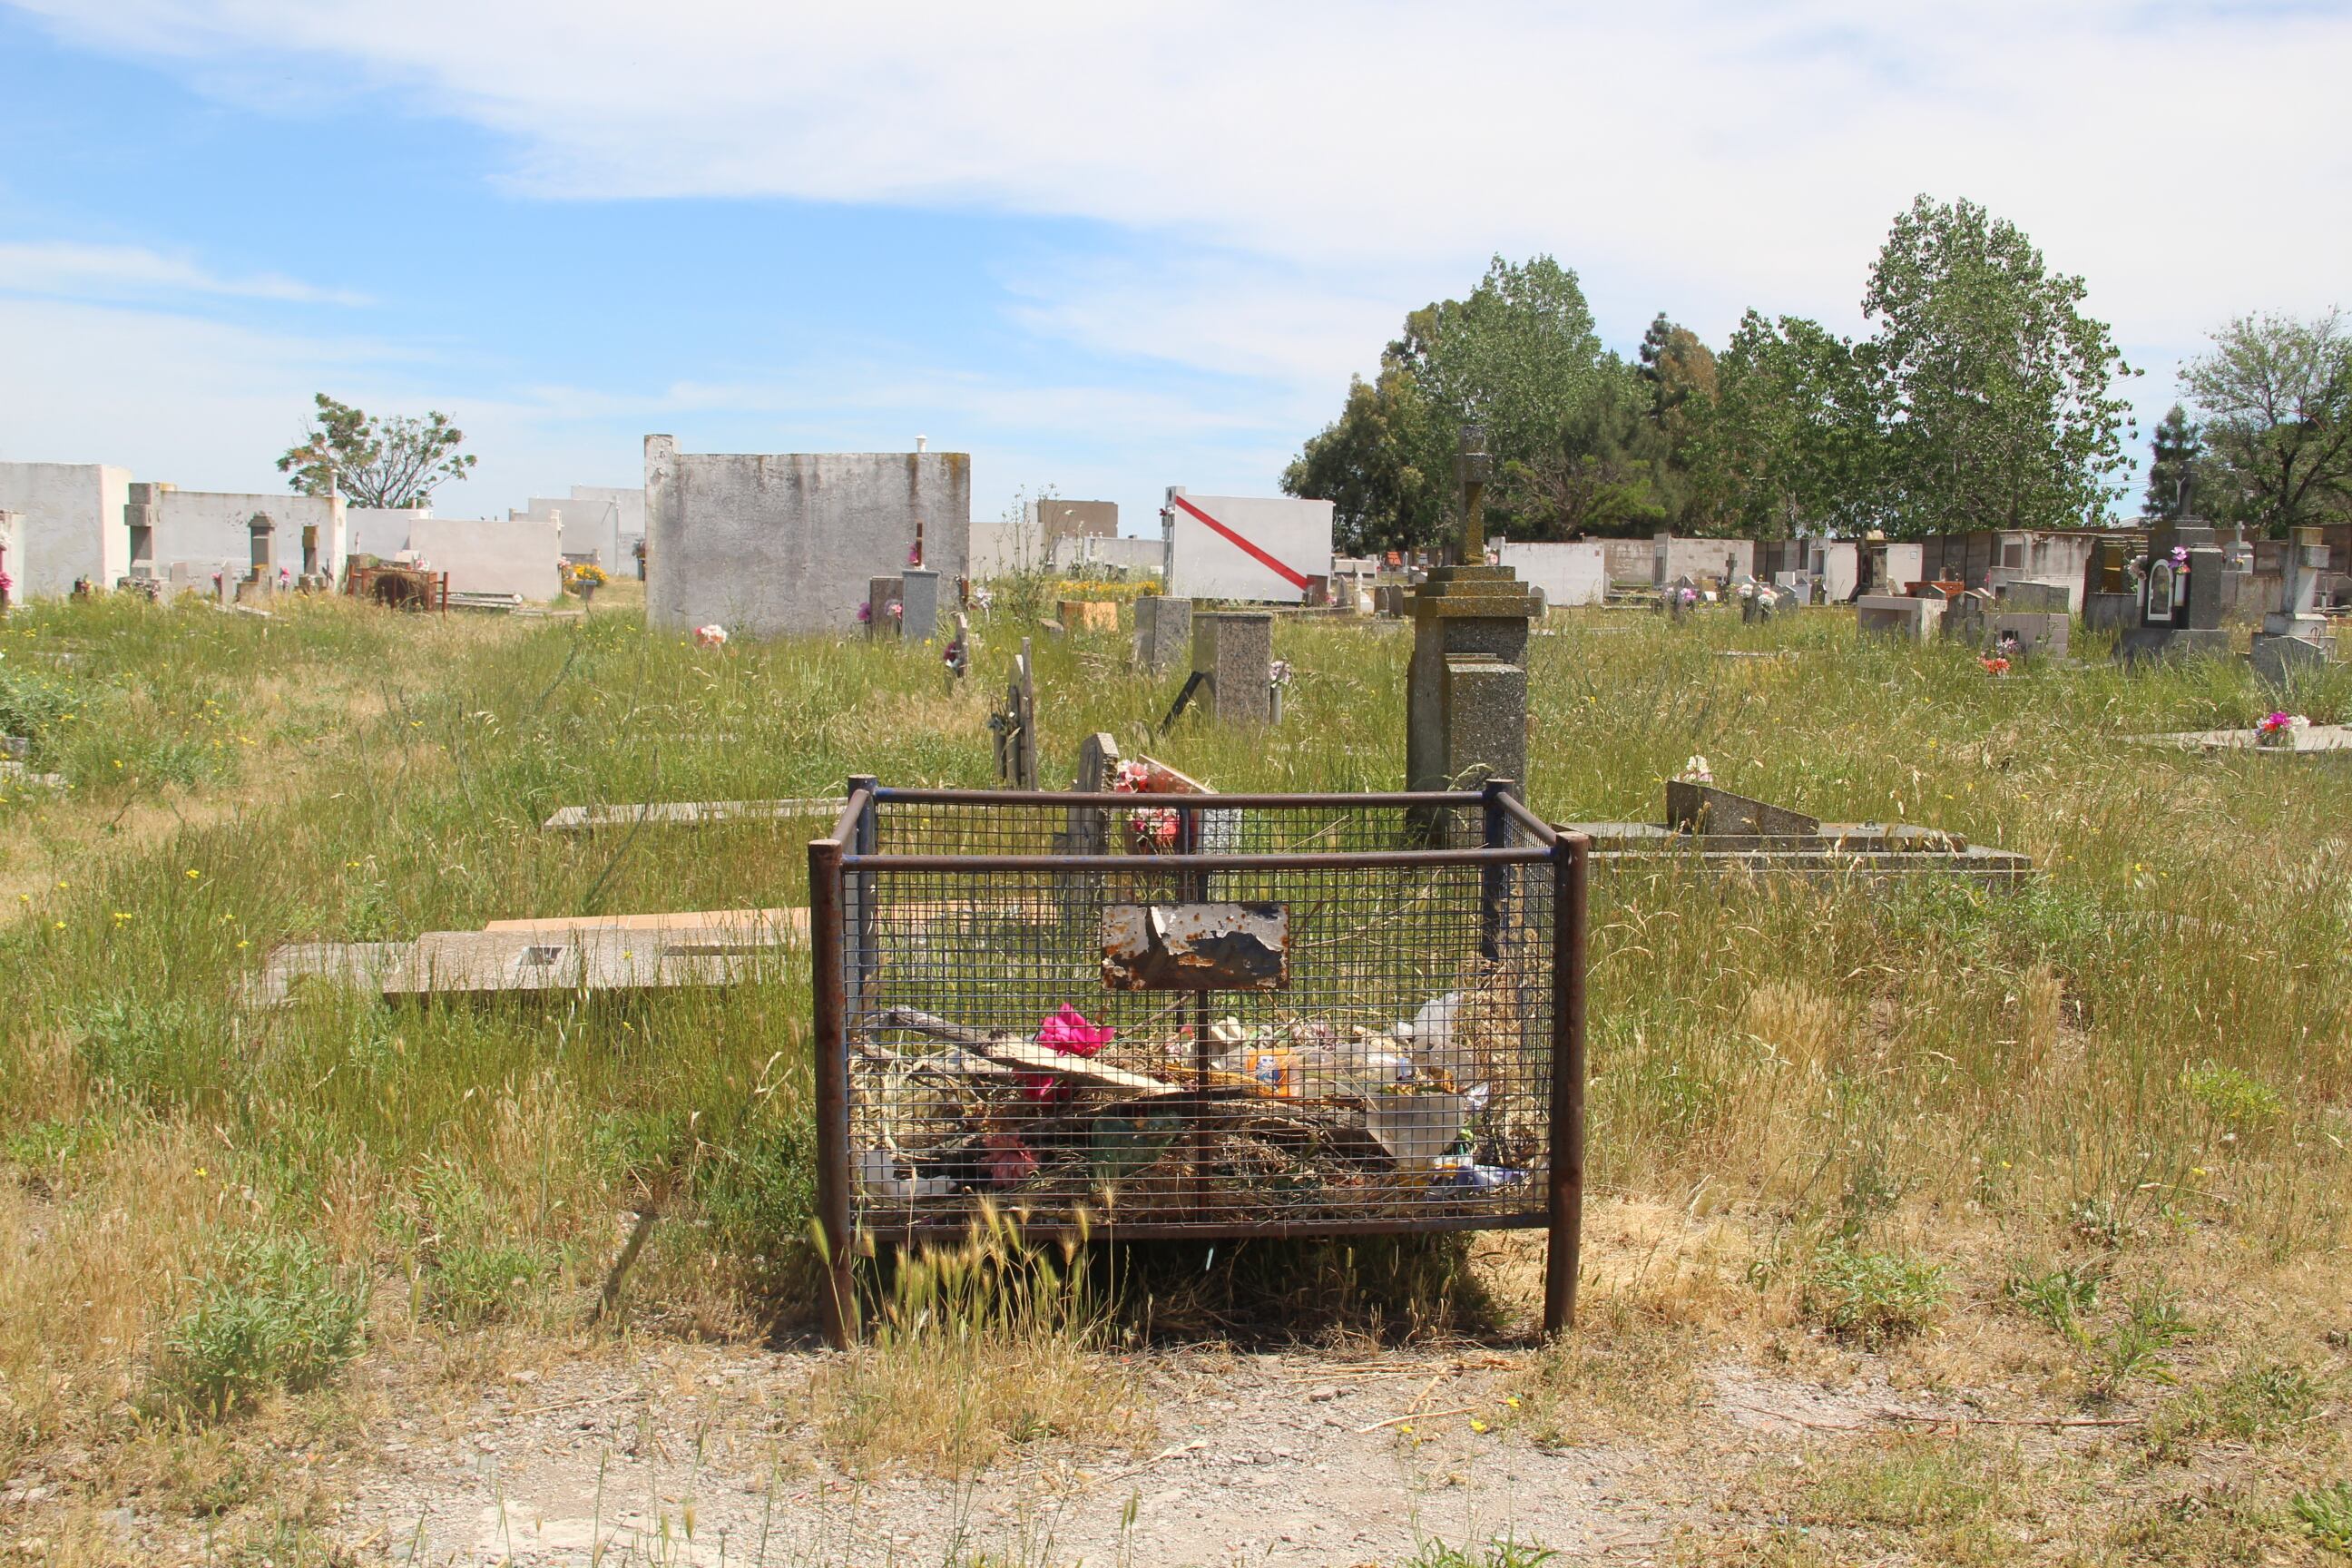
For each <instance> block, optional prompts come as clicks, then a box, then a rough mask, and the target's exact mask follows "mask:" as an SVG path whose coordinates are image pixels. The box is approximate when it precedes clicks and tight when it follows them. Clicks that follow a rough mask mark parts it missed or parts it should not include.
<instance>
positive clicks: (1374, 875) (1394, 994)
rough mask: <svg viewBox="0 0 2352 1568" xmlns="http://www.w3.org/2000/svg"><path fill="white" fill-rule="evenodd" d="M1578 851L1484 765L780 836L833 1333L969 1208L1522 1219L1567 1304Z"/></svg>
mask: <svg viewBox="0 0 2352 1568" xmlns="http://www.w3.org/2000/svg"><path fill="white" fill-rule="evenodd" d="M1587 848H1588V844H1587V841H1586V840H1585V839H1584V838H1583V837H1581V836H1580V835H1576V834H1573V833H1564V832H1559V831H1557V830H1555V829H1554V828H1552V827H1551V826H1549V825H1547V824H1545V823H1544V822H1542V821H1541V820H1540V819H1538V818H1537V817H1536V816H1534V815H1532V814H1531V813H1530V812H1529V811H1528V809H1527V808H1526V807H1525V806H1524V805H1521V804H1520V802H1519V801H1518V800H1517V797H1516V795H1514V794H1513V793H1512V790H1511V788H1510V786H1509V785H1507V784H1502V783H1496V784H1489V785H1488V786H1487V787H1486V788H1485V789H1483V790H1479V791H1458V792H1447V793H1420V794H1391V795H1126V794H1099V795H1095V794H1087V795H1080V794H1054V793H1044V792H1034V791H980V790H950V789H897V788H888V787H884V786H882V785H880V784H877V783H876V782H875V781H873V780H871V779H853V780H852V781H850V790H849V798H848V801H847V805H846V807H845V810H844V812H843V814H842V816H841V817H840V819H839V822H838V823H837V824H836V826H835V829H834V832H833V834H832V836H831V837H826V838H821V839H818V840H816V841H814V842H813V843H812V844H811V845H810V846H809V874H810V876H809V879H810V889H811V892H810V922H809V923H810V932H811V948H812V952H813V962H814V993H815V1005H816V1025H817V1027H816V1046H815V1049H816V1078H817V1154H818V1165H817V1172H818V1178H817V1179H818V1194H817V1198H818V1210H819V1219H820V1222H821V1225H822V1227H823V1229H824V1233H825V1237H826V1241H827V1244H828V1247H829V1251H830V1258H831V1265H830V1267H831V1289H830V1290H829V1292H828V1295H829V1297H830V1300H828V1302H827V1303H826V1305H827V1308H828V1310H829V1314H830V1317H829V1325H828V1326H829V1328H830V1329H831V1331H832V1332H833V1334H834V1337H835V1341H836V1342H843V1341H845V1340H846V1339H847V1338H849V1337H851V1336H852V1335H853V1334H854V1332H855V1329H854V1317H853V1309H852V1305H851V1303H852V1296H851V1290H852V1286H853V1281H852V1276H851V1268H852V1261H853V1259H854V1258H855V1257H856V1255H857V1253H858V1252H859V1251H860V1250H863V1249H865V1248H866V1247H870V1246H871V1245H873V1244H877V1243H896V1244H898V1245H901V1246H906V1245H916V1246H919V1245H921V1244H923V1243H924V1242H926V1241H929V1240H934V1239H937V1240H952V1239H961V1237H963V1236H964V1235H965V1234H966V1233H967V1231H968V1229H969V1227H970V1226H971V1223H972V1222H973V1220H974V1219H975V1218H976V1217H977V1216H978V1215H979V1214H980V1212H981V1209H982V1205H983V1204H992V1205H994V1206H995V1207H997V1208H999V1209H1001V1210H1004V1211H1007V1212H1010V1213H1011V1214H1013V1215H1016V1216H1017V1217H1018V1218H1019V1219H1020V1220H1021V1222H1022V1224H1023V1226H1024V1229H1025V1230H1026V1231H1028V1232H1029V1233H1031V1234H1039V1233H1046V1234H1061V1235H1083V1236H1086V1237H1093V1238H1097V1239H1105V1240H1119V1239H1127V1240H1139V1239H1150V1238H1165V1237H1296V1236H1313V1235H1332V1234H1368V1233H1377V1232H1402V1231H1431V1230H1450V1229H1471V1228H1497V1227H1522V1226H1548V1227H1549V1231H1550V1237H1549V1241H1550V1246H1549V1262H1548V1266H1547V1270H1546V1288H1545V1302H1544V1323H1545V1328H1546V1331H1554V1330H1558V1329H1560V1328H1564V1327H1566V1326H1567V1325H1568V1323H1569V1322H1570V1319H1571V1317H1572V1314H1573V1310H1574V1291H1575V1279H1576V1260H1577V1243H1578V1226H1579V1220H1580V1208H1581V1185H1582V1148H1583V1082H1584V1046H1583V1036H1584V1031H1583V981H1584V970H1583V947H1584V909H1585V872H1586V865H1587V858H1586V855H1587Z"/></svg>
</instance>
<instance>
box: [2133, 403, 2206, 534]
mask: <svg viewBox="0 0 2352 1568" xmlns="http://www.w3.org/2000/svg"><path fill="white" fill-rule="evenodd" d="M2148 446H2149V447H2150V449H2151V450H2152V452H2153V454H2154V456H2153V457H2152V458H2150V460H2149V462H2148V465H2147V496H2146V497H2145V498H2143V499H2142V500H2141V501H2140V503H2139V510H2140V515H2141V516H2142V517H2146V518H2151V519H2154V518H2169V519H2172V520H2173V521H2179V519H2180V518H2182V517H2184V516H2187V515H2188V513H2189V501H2190V494H2189V486H2190V482H2191V480H2192V479H2194V477H2195V475H2196V471H2197V464H2198V461H2199V459H2200V458H2203V457H2204V455H2205V433H2204V426H2200V425H2194V424H2191V423H2190V422H2189V416H2188V414H2187V413H2186V412H2184V411H2183V410H2182V408H2181V406H2180V405H2179V404H2178V403H2176V404H2174V405H2172V412H2170V413H2169V414H2167V415H2166V416H2164V421H2163V423H2161V424H2159V425H2158V426H2157V427H2156V437H2155V438H2154V439H2153V440H2151V441H2150V442H2149V443H2148Z"/></svg>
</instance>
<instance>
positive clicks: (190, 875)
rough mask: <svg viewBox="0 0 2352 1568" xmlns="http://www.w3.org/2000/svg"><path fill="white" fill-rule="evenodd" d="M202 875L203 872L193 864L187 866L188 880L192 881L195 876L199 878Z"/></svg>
mask: <svg viewBox="0 0 2352 1568" xmlns="http://www.w3.org/2000/svg"><path fill="white" fill-rule="evenodd" d="M203 875H204V873H203V872H202V871H199V870H197V869H196V868H194V866H191V867H189V868H188V880H189V881H191V882H193V881H194V880H195V879H197V878H199V877H201V876H203Z"/></svg>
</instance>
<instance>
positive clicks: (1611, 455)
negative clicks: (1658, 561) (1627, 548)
mask: <svg viewBox="0 0 2352 1568" xmlns="http://www.w3.org/2000/svg"><path fill="white" fill-rule="evenodd" d="M1652 406H1653V405H1652V401H1651V395H1650V388H1649V386H1648V385H1647V384H1646V383H1645V382H1644V381H1643V378H1642V375H1641V374H1640V373H1639V372H1638V371H1637V370H1635V369H1634V368H1633V366H1630V365H1628V364H1626V363H1624V362H1623V361H1622V360H1620V359H1618V358H1617V357H1616V356H1615V355H1614V354H1610V355H1606V356H1604V357H1603V359H1602V362H1601V365H1600V366H1599V368H1598V371H1597V373H1596V374H1595V375H1594V376H1593V377H1592V379H1591V383H1590V384H1588V385H1587V387H1586V389H1585V394H1584V395H1583V396H1582V397H1581V398H1580V399H1579V400H1578V401H1577V402H1576V404H1575V405H1572V406H1570V408H1569V409H1567V410H1566V411H1565V413H1564V414H1563V415H1562V416H1561V419H1560V424H1559V429H1558V430H1557V431H1556V432H1555V433H1554V434H1553V436H1552V438H1551V439H1550V440H1549V442H1547V443H1545V444H1544V445H1543V446H1542V447H1540V448H1538V450H1537V451H1536V453H1535V454H1534V455H1533V456H1532V457H1529V458H1513V459H1512V460H1511V461H1509V462H1507V463H1506V464H1504V465H1503V468H1502V472H1501V476H1500V478H1501V483H1500V484H1499V485H1498V486H1497V492H1498V495H1499V497H1500V500H1501V504H1502V506H1503V508H1504V509H1505V510H1507V512H1508V514H1509V516H1510V517H1511V519H1512V534H1513V536H1514V537H1516V538H1522V539H1568V538H1571V537H1573V536H1575V535H1577V534H1580V533H1617V534H1623V533H1646V532H1650V531H1654V530H1655V529H1657V528H1660V527H1662V526H1664V525H1665V524H1666V523H1668V522H1669V521H1672V519H1671V516H1670V504H1669V500H1668V492H1667V490H1666V489H1664V486H1663V485H1662V484H1661V483H1660V477H1661V474H1662V473H1663V471H1664V468H1665V467H1666V464H1665V453H1666V450H1667V439H1666V437H1665V435H1664V432H1662V431H1661V430H1660V429H1659V428H1658V426H1657V425H1656V424H1655V423H1654V421H1653V419H1652V416H1651V414H1652Z"/></svg>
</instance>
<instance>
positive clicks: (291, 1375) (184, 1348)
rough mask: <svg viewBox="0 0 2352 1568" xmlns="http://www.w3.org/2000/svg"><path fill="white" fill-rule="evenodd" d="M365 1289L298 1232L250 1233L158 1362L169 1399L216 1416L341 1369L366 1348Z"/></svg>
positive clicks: (213, 1276) (202, 1287)
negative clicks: (346, 1279) (342, 1275)
mask: <svg viewBox="0 0 2352 1568" xmlns="http://www.w3.org/2000/svg"><path fill="white" fill-rule="evenodd" d="M366 1311H367V1292H366V1290H365V1289H364V1288H363V1287H359V1286H346V1285H344V1284H343V1283H342V1282H341V1281H340V1280H339V1279H337V1278H336V1276H335V1271H334V1270H333V1269H332V1268H331V1267H330V1266H329V1265H328V1263H327V1259H326V1257H325V1255H324V1254H323V1253H322V1252H320V1249H319V1248H318V1247H317V1246H316V1245H315V1244H313V1243H311V1242H310V1241H308V1240H304V1239H302V1238H299V1237H247V1238H244V1239H241V1240H239V1241H238V1242H236V1243H235V1244H234V1245H232V1246H231V1247H230V1248H229V1249H228V1251H227V1252H226V1254H225V1255H224V1256H223V1257H222V1258H221V1259H220V1261H219V1264H218V1265H217V1266H216V1267H215V1268H214V1270H213V1271H212V1272H211V1273H210V1274H208V1275H207V1276H205V1278H204V1279H199V1280H198V1281H196V1297H195V1305H194V1308H193V1309H191V1310H190V1311H189V1312H188V1314H187V1315H186V1316H185V1317H184V1318H182V1319H181V1320H180V1323H179V1326H178V1327H177V1328H176V1329H174V1330H173V1332H172V1335H171V1338H170V1339H169V1341H168V1342H166V1343H165V1346H164V1351H163V1360H162V1363H161V1364H159V1365H158V1367H157V1368H156V1374H155V1386H156V1390H157V1392H158V1393H159V1394H161V1395H162V1396H163V1400H164V1401H165V1403H166V1404H167V1405H170V1406H172V1407H173V1408H176V1409H179V1410H183V1411H185V1412H187V1413H189V1414H192V1415H198V1416H204V1417H210V1418H214V1419H217V1418H219V1417H221V1416H225V1415H229V1414H231V1413H233V1412H235V1411H237V1410H241V1409H244V1408H245V1407H247V1406H248V1405H252V1404H254V1403H256V1402H257V1401H258V1400H259V1399H260V1398H261V1397H262V1396H263V1395H264V1394H269V1393H271V1392H274V1391H277V1390H280V1389H283V1390H285V1391H287V1392H289V1393H299V1392H300V1391H302V1390H303V1389H306V1388H312V1387H316V1386H317V1385H318V1384H321V1383H324V1382H325V1381H326V1380H327V1379H328V1378H330V1377H331V1376H333V1375H334V1373H335V1372H336V1370H337V1369H338V1368H340V1367H341V1365H342V1364H343V1363H345V1362H346V1361H348V1360H350V1359H351V1357H352V1354H353V1353H354V1352H356V1351H357V1350H358V1349H359V1344H360V1335H361V1326H362V1319H363V1318H364V1316H365V1314H366Z"/></svg>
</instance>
